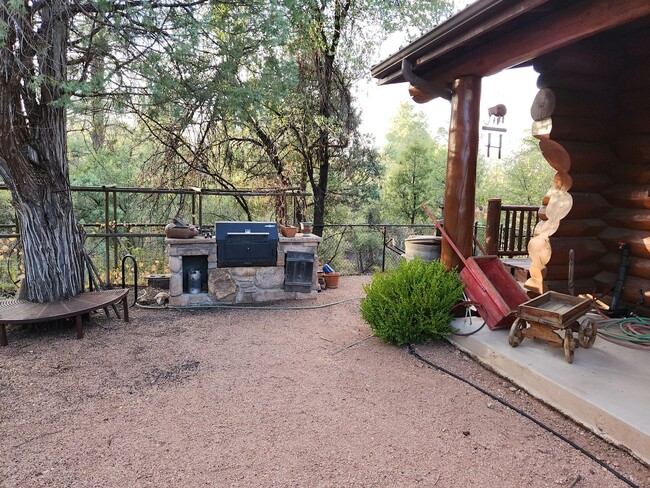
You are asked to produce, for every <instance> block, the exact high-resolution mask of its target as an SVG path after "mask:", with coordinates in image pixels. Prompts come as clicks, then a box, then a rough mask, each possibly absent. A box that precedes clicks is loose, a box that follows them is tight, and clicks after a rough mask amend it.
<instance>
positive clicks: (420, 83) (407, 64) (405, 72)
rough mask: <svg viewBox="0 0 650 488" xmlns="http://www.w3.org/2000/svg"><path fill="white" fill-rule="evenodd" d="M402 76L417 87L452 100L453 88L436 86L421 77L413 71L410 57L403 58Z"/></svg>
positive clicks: (435, 95)
mask: <svg viewBox="0 0 650 488" xmlns="http://www.w3.org/2000/svg"><path fill="white" fill-rule="evenodd" d="M402 76H403V77H404V79H405V80H406V81H408V82H409V83H410V84H411V85H413V86H414V87H415V88H420V89H421V90H424V91H425V92H427V93H430V94H431V95H433V96H434V97H440V98H444V99H445V100H451V90H449V89H448V88H443V87H440V86H436V85H434V84H433V83H431V82H430V81H429V80H425V79H424V78H420V77H419V76H418V75H416V74H415V73H413V63H412V62H411V60H410V59H408V58H404V59H402Z"/></svg>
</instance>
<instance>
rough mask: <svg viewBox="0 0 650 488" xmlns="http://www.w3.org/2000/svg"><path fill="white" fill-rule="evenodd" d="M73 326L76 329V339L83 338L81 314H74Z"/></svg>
mask: <svg viewBox="0 0 650 488" xmlns="http://www.w3.org/2000/svg"><path fill="white" fill-rule="evenodd" d="M74 326H75V329H76V330H77V339H83V336H84V326H83V323H82V321H81V315H75V316H74Z"/></svg>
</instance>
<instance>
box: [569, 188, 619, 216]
mask: <svg viewBox="0 0 650 488" xmlns="http://www.w3.org/2000/svg"><path fill="white" fill-rule="evenodd" d="M569 193H571V196H572V197H573V206H572V207H571V211H570V212H569V213H568V215H567V216H566V217H565V218H566V219H568V220H571V219H573V220H581V219H589V218H597V217H601V216H602V215H603V214H604V213H605V212H607V211H609V209H610V208H612V205H611V204H610V203H609V202H608V201H607V200H606V199H605V198H603V197H602V195H599V194H598V193H580V192H573V191H571V192H569Z"/></svg>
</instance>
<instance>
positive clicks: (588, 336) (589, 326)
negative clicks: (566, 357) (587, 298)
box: [578, 319, 598, 349]
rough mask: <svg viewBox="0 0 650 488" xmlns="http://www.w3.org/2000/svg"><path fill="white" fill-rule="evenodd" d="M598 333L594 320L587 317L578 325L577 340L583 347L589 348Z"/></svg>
mask: <svg viewBox="0 0 650 488" xmlns="http://www.w3.org/2000/svg"><path fill="white" fill-rule="evenodd" d="M597 335H598V327H596V321H595V320H594V319H589V320H587V321H586V322H585V323H583V324H582V325H581V326H580V330H579V331H578V342H579V343H580V345H581V346H582V347H584V348H585V349H589V348H590V347H591V346H593V345H594V342H596V336H597Z"/></svg>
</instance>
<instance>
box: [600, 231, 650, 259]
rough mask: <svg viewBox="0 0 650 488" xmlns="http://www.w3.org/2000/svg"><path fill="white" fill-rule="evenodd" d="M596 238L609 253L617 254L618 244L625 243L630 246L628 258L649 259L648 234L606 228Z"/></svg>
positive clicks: (645, 232) (649, 240) (649, 238)
mask: <svg viewBox="0 0 650 488" xmlns="http://www.w3.org/2000/svg"><path fill="white" fill-rule="evenodd" d="M598 238H599V239H600V241H601V242H602V243H603V245H604V246H605V247H606V248H607V249H608V250H610V251H613V252H619V246H620V243H621V242H626V243H627V244H629V245H630V256H633V257H635V258H640V259H650V234H648V232H647V231H644V230H631V229H623V228H621V227H607V228H606V229H605V230H604V231H602V232H601V233H600V234H598Z"/></svg>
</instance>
